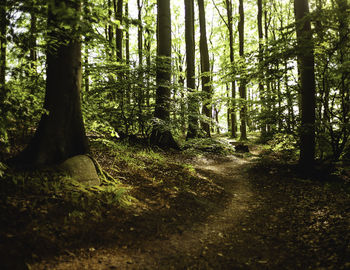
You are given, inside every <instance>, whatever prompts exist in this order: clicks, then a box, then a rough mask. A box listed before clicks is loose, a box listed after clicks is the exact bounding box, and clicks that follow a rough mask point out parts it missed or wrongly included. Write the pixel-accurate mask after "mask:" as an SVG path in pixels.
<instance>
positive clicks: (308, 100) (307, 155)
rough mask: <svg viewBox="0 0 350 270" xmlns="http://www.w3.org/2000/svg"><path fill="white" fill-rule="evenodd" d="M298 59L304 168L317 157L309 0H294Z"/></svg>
mask: <svg viewBox="0 0 350 270" xmlns="http://www.w3.org/2000/svg"><path fill="white" fill-rule="evenodd" d="M294 11H295V21H296V33H297V41H298V59H299V62H300V87H301V89H300V93H301V107H300V111H301V127H300V158H299V164H300V166H301V167H302V168H305V169H307V168H309V169H310V168H312V166H313V165H314V158H315V104H316V102H315V71H314V48H313V38H312V31H311V23H310V17H309V6H308V0H294Z"/></svg>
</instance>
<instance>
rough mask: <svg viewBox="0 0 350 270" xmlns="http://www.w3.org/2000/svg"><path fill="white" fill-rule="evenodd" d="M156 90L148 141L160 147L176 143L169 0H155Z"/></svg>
mask: <svg viewBox="0 0 350 270" xmlns="http://www.w3.org/2000/svg"><path fill="white" fill-rule="evenodd" d="M156 68H157V77H156V82H157V91H156V104H155V110H154V117H155V119H156V123H155V125H154V127H153V130H152V134H151V137H150V142H151V144H153V145H157V146H159V147H161V148H175V149H178V148H179V147H178V145H177V143H176V142H175V140H174V139H173V136H172V134H171V131H170V127H169V126H170V83H171V82H170V79H171V16H170V0H157V67H156Z"/></svg>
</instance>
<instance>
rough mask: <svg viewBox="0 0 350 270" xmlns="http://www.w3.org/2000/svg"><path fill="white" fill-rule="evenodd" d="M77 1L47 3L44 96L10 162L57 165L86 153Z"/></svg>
mask: <svg viewBox="0 0 350 270" xmlns="http://www.w3.org/2000/svg"><path fill="white" fill-rule="evenodd" d="M80 9H81V3H80V0H75V1H71V0H54V1H50V2H49V4H48V10H49V12H48V23H47V25H48V40H47V55H46V57H47V60H46V62H47V70H46V76H47V79H46V95H45V103H44V108H45V110H46V113H44V114H43V115H42V117H41V120H40V122H39V126H38V128H37V130H36V132H35V135H34V137H33V138H32V140H31V142H30V143H29V144H28V146H27V147H26V148H25V149H24V151H23V152H21V153H20V154H19V155H18V156H17V157H15V158H14V160H13V161H14V162H16V163H21V164H22V165H24V166H34V167H37V166H44V165H51V164H57V163H59V162H62V161H63V160H65V159H67V158H69V157H72V156H75V155H79V154H85V153H87V152H88V150H89V149H88V141H87V138H86V135H85V128H84V123H83V118H82V112H81V101H80V90H81V40H80V34H79V28H78V27H79V24H78V23H79V20H80Z"/></svg>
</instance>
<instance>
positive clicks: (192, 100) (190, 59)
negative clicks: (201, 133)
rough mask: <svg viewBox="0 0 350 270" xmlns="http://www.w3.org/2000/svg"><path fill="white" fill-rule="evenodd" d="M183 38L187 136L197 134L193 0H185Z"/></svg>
mask: <svg viewBox="0 0 350 270" xmlns="http://www.w3.org/2000/svg"><path fill="white" fill-rule="evenodd" d="M185 40H186V65H187V70H186V78H187V79H186V80H187V89H188V91H189V98H188V131H187V138H188V139H189V138H195V137H197V136H198V117H197V115H198V100H197V98H196V96H195V89H196V79H195V75H196V74H195V70H196V69H195V36H194V1H193V0H185Z"/></svg>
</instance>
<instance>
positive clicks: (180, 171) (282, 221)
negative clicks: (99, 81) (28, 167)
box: [0, 146, 350, 269]
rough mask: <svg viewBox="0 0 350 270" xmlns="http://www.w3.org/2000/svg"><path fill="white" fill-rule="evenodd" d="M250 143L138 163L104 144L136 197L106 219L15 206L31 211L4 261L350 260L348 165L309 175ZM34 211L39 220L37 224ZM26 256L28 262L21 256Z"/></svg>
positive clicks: (197, 264) (300, 265)
mask: <svg viewBox="0 0 350 270" xmlns="http://www.w3.org/2000/svg"><path fill="white" fill-rule="evenodd" d="M250 149H251V153H249V154H231V155H216V154H210V153H206V154H205V153H204V154H203V153H202V154H200V155H186V154H182V153H178V152H174V153H171V154H162V155H164V156H165V157H164V156H162V155H158V154H157V155H156V156H155V158H153V159H152V160H148V159H147V157H143V163H142V166H139V167H137V168H136V167H134V168H133V169H132V170H131V169H130V168H129V169H125V168H124V169H123V163H121V162H119V163H118V162H117V165H116V164H114V163H113V160H114V161H115V159H113V158H111V156H109V155H108V154H106V153H102V152H95V153H94V155H95V156H96V158H97V160H99V162H100V164H101V165H102V166H103V167H104V168H110V167H113V166H118V168H119V170H113V171H110V173H111V174H113V173H114V174H113V176H115V177H118V178H119V179H121V181H123V184H125V185H126V184H127V185H129V186H130V187H131V188H130V190H129V194H130V196H132V197H133V198H134V199H133V203H132V204H131V205H130V206H128V207H125V208H122V209H119V208H118V209H108V210H106V209H104V211H106V213H104V215H103V217H102V218H100V219H98V220H95V219H92V220H91V221H90V220H89V217H84V218H82V219H81V220H80V221H74V222H71V223H69V221H67V220H65V221H64V222H63V223H59V222H56V221H55V219H59V218H60V215H57V212H55V213H56V214H55V215H57V216H55V217H53V216H50V209H51V208H50V207H49V208H48V209H46V211H43V210H42V209H41V210H40V209H38V208H35V209H34V210H35V211H36V212H37V211H39V210H40V211H41V212H44V213H43V214H42V216H39V217H33V216H34V214H32V215H30V214H28V213H27V212H28V211H34V210H28V207H27V208H26V210H23V209H22V212H20V213H17V212H16V214H14V212H15V210H14V209H12V210H11V211H10V210H7V215H8V216H10V218H15V217H16V215H17V217H18V216H19V215H21V218H20V221H17V222H14V223H11V222H7V226H8V227H5V228H2V234H1V235H0V236H1V237H2V239H3V240H4V239H5V241H3V243H1V242H0V251H1V252H2V253H3V254H2V255H4V254H5V253H4V252H5V251H7V254H6V256H7V261H9V262H8V263H7V264H4V265H5V266H8V267H9V269H10V267H12V268H11V269H13V268H14V267H17V268H20V267H23V268H27V269H350V229H349V228H350V185H349V184H350V183H349V177H348V175H346V174H344V175H342V177H338V176H337V177H336V176H334V175H333V176H331V175H327V174H317V175H314V176H310V177H309V178H302V177H300V176H299V175H298V173H296V172H295V170H294V167H293V166H291V165H286V164H282V163H281V162H275V161H274V159H273V158H266V157H265V158H262V157H261V154H260V148H259V147H257V146H252V147H251V148H250ZM155 160H158V163H157V162H155ZM124 162H126V161H125V160H124ZM180 164H182V165H180ZM183 164H186V165H183ZM139 165H140V164H139ZM140 167H143V168H142V169H140ZM25 200H30V199H29V198H26V199H25ZM40 207H44V206H40ZM52 207H53V206H52ZM12 208H14V207H13V206H12ZM51 210H52V209H51ZM18 211H20V210H18ZM23 215H24V216H27V217H26V218H23V217H22V216H23ZM62 215H64V214H62ZM33 219H34V220H36V225H37V227H36V228H39V229H36V230H35V226H34V225H31V226H29V225H28V224H32V223H33ZM52 220H53V221H52ZM18 222H20V224H21V225H18ZM55 222H56V223H55ZM41 223H46V225H45V226H43V225H41ZM67 223H68V225H69V226H68V225H67ZM11 224H12V226H14V227H10V225H11ZM15 224H16V225H15ZM50 224H51V227H50ZM59 224H61V225H62V224H63V225H62V228H60V227H59ZM21 226H22V227H21ZM64 226H68V227H69V228H64ZM29 227H30V228H29ZM52 227H54V229H48V228H52ZM44 228H46V229H44ZM31 230H32V231H31ZM34 230H35V232H33V231H34ZM45 230H51V231H50V232H46V233H45V232H42V231H45ZM38 231H41V232H38ZM16 232H17V235H16ZM33 235H34V236H33ZM0 239H1V238H0ZM21 257H22V258H21ZM16 258H17V262H23V264H14V263H13V260H16ZM5 261H6V260H5ZM3 262H4V260H3ZM11 262H12V264H11ZM2 269H4V268H2Z"/></svg>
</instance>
